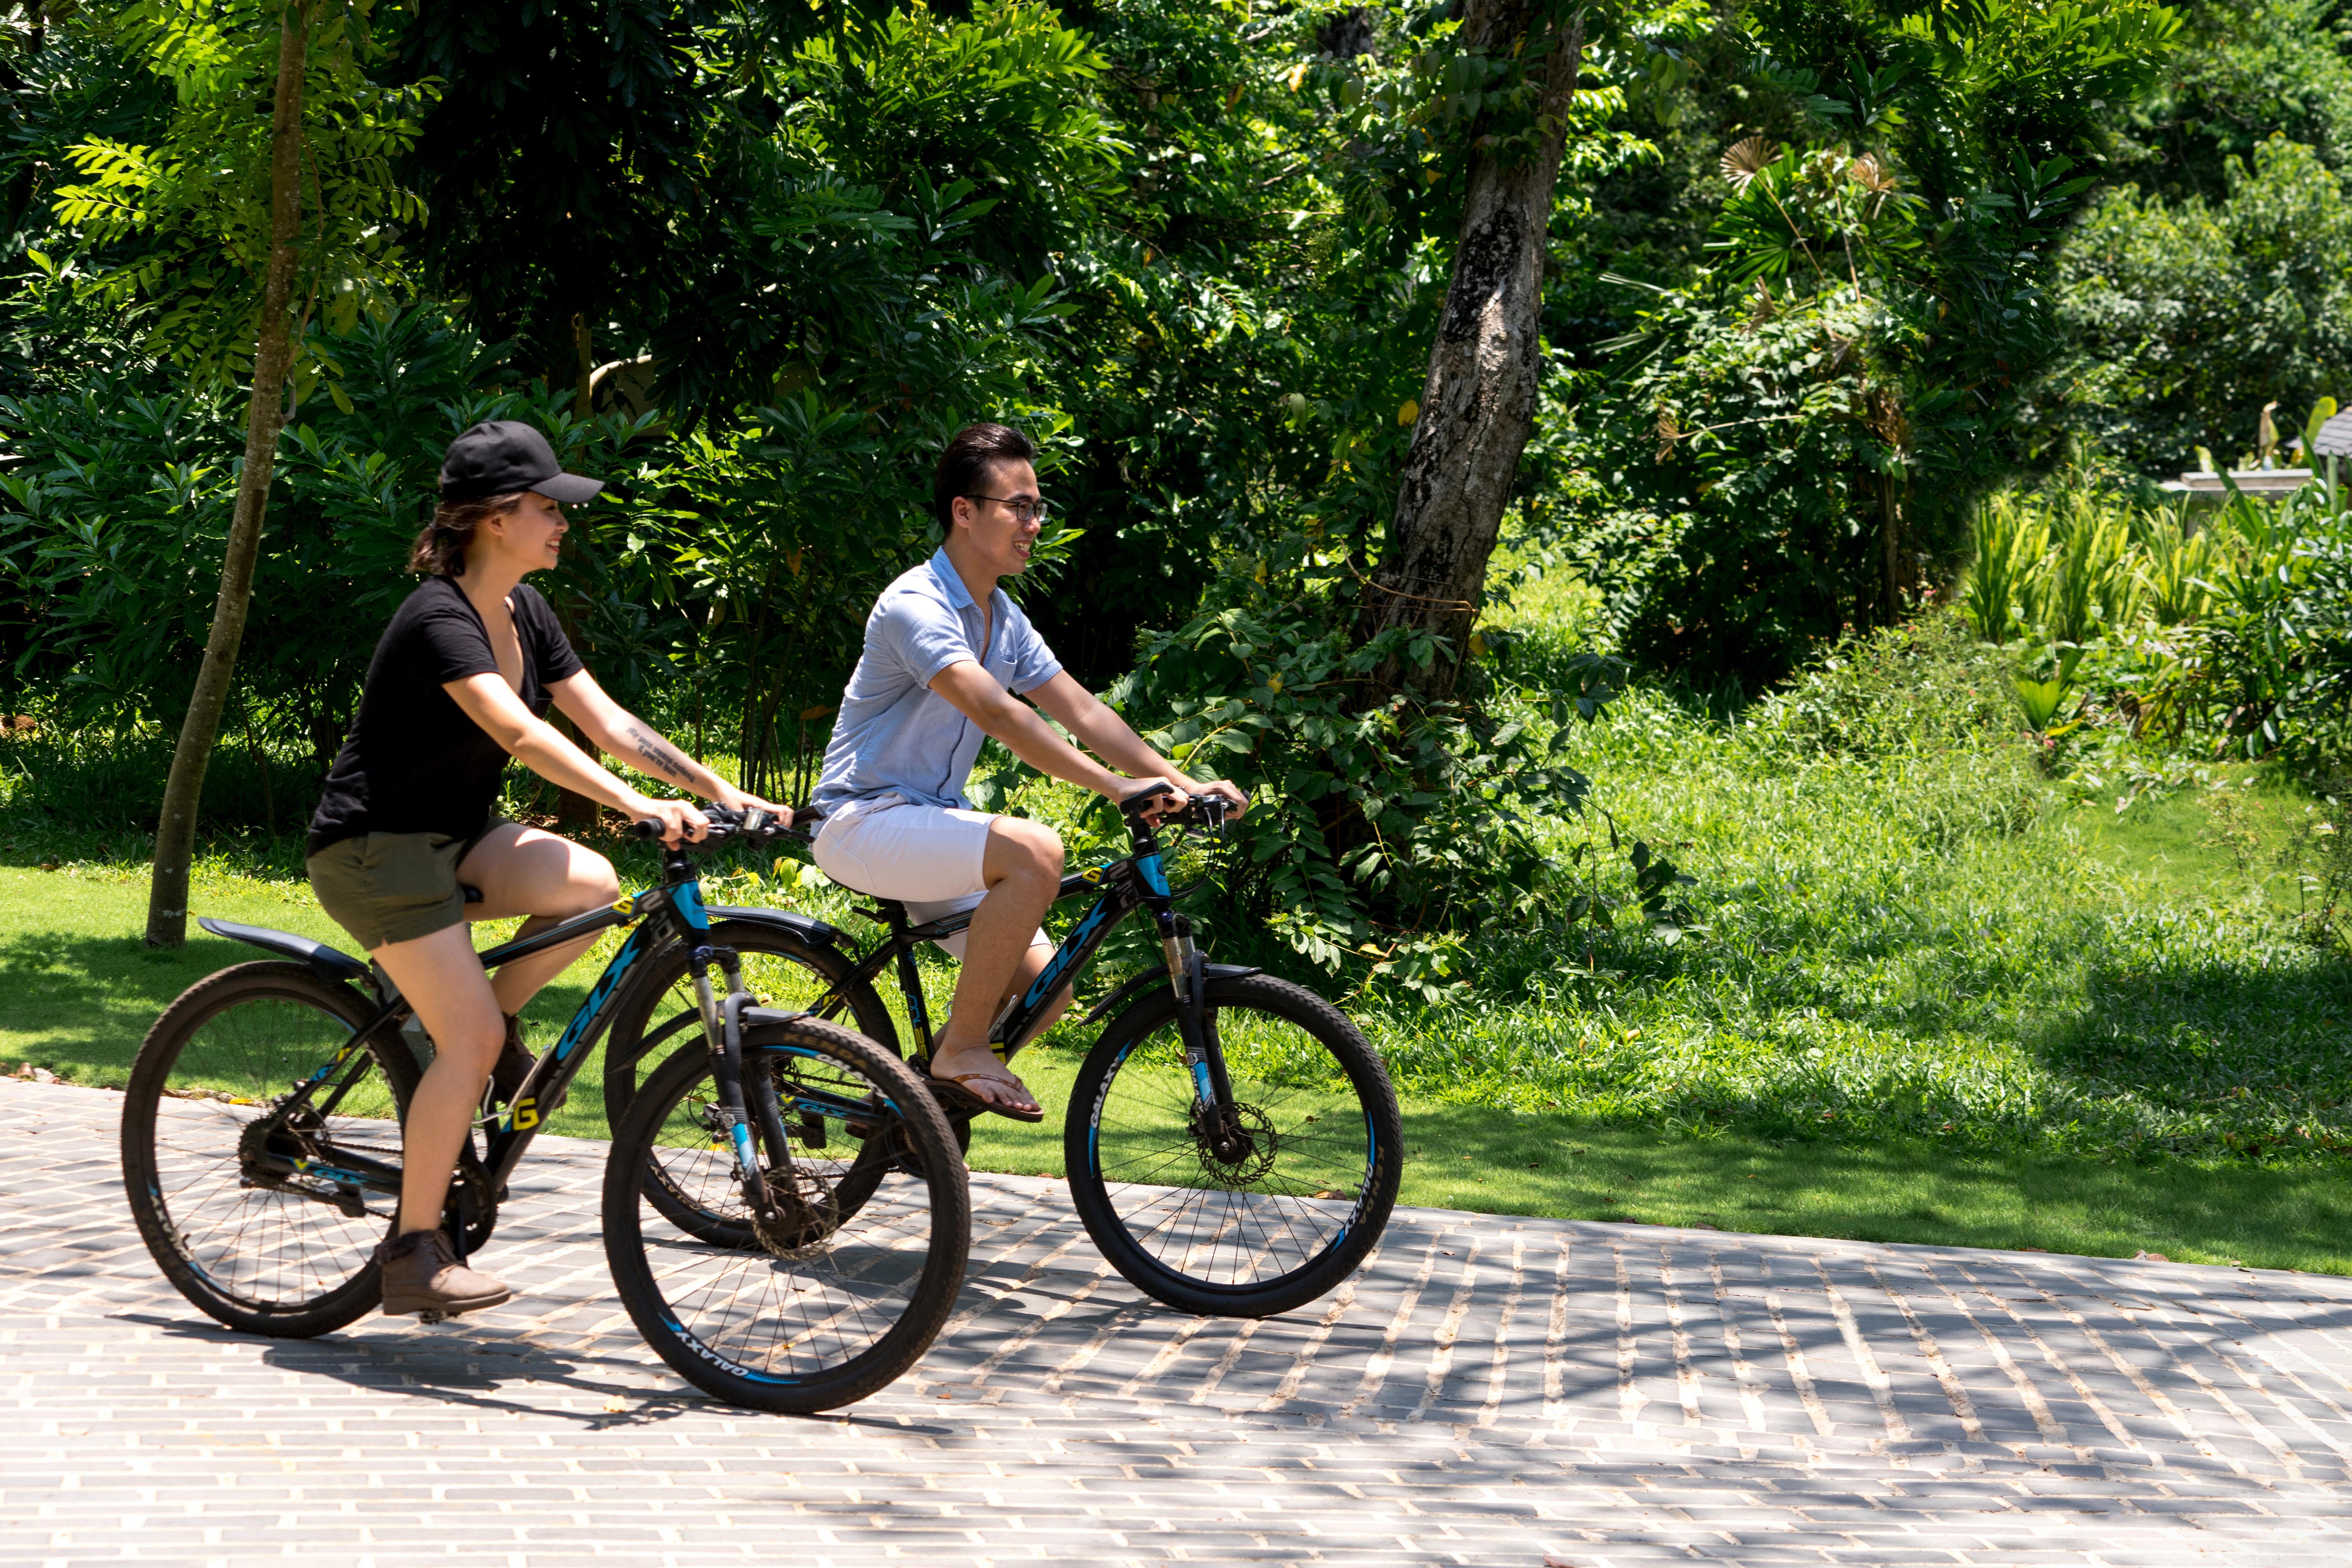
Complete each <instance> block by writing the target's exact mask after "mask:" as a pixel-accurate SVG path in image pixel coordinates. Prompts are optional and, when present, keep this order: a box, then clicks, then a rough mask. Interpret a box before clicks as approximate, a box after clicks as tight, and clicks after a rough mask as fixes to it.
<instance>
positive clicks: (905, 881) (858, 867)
mask: <svg viewBox="0 0 2352 1568" xmlns="http://www.w3.org/2000/svg"><path fill="white" fill-rule="evenodd" d="M994 820H995V819H994V818H993V817H992V816H990V815H989V814H988V813H986V812H984V811H962V810H959V809H957V808H956V807H953V806H944V805H908V803H907V802H906V801H905V800H903V799H901V798H900V797H899V796H898V795H877V797H875V798H874V799H872V800H853V801H851V802H849V803H848V804H847V805H843V806H840V807H837V808H836V809H835V811H834V812H833V813H832V815H830V816H827V817H826V818H825V819H824V826H823V827H821V828H819V829H818V830H817V836H816V843H815V845H814V849H815V852H816V868H817V869H818V870H820V871H822V872H824V874H825V875H826V876H828V877H830V878H832V879H834V880H835V881H836V882H838V883H840V884H841V885H842V886H843V887H845V888H847V889H850V891H852V892H856V893H864V894H865V895H866V897H868V898H873V899H894V900H898V902H900V903H903V904H905V905H906V906H907V919H908V921H909V922H910V923H912V924H915V925H922V924H925V923H927V922H929V921H936V920H944V919H946V918H947V917H948V916H950V915H960V914H961V913H963V912H964V911H965V910H971V909H977V908H978V907H979V905H980V900H982V899H983V898H986V897H987V896H988V880H987V878H986V877H985V875H983V873H982V862H983V861H984V860H985V859H986V858H987V855H988V825H989V824H990V823H991V822H992V821H994ZM970 935H971V931H968V930H967V931H957V932H956V933H954V934H953V935H952V936H946V937H942V938H940V943H939V945H940V947H942V948H944V949H945V950H946V951H947V953H948V956H949V957H950V958H953V959H955V960H956V961H957V962H959V963H961V962H962V959H963V951H964V939H965V938H967V937H969V936H970ZM1029 945H1030V946H1032V947H1051V946H1053V945H1054V942H1053V939H1052V938H1050V937H1048V936H1047V935H1046V934H1045V931H1042V930H1041V931H1038V932H1037V934H1036V935H1035V936H1034V937H1031V938H1030V939H1029Z"/></svg>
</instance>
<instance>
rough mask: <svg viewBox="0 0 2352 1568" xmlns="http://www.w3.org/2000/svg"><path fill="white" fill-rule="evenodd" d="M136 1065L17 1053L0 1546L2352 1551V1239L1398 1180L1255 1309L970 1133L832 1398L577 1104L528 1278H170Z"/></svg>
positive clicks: (722, 1557)
mask: <svg viewBox="0 0 2352 1568" xmlns="http://www.w3.org/2000/svg"><path fill="white" fill-rule="evenodd" d="M120 1105H121V1100H120V1098H119V1097H117V1096H114V1095H110V1094H106V1093H102V1092H99V1091H95V1090H83V1089H63V1088H48V1087H44V1086H38V1085H31V1084H18V1083H16V1082H13V1081H0V1562H5V1563H10V1564H16V1563H28V1564H29V1563H44V1564H64V1563H95V1562H119V1561H126V1560H128V1561H141V1562H157V1561H172V1562H187V1563H221V1564H230V1565H242V1564H245V1563H254V1562H257V1561H261V1560H264V1559H268V1558H274V1557H278V1556H291V1555H295V1554H297V1553H299V1554H301V1555H304V1556H307V1557H310V1558H312V1559H313V1560H315V1561H317V1562H320V1563H337V1564H341V1563H351V1564H366V1565H383V1568H389V1565H391V1564H395V1563H417V1564H435V1565H439V1564H443V1563H448V1562H450V1561H452V1560H453V1559H456V1560H463V1561H467V1562H498V1563H513V1564H534V1565H535V1564H540V1563H549V1564H553V1563H567V1564H568V1563H581V1562H585V1561H595V1562H599V1563H603V1562H610V1561H620V1562H626V1563H646V1564H653V1563H663V1564H673V1563H674V1564H681V1565H689V1564H703V1563H734V1562H739V1561H756V1562H762V1563H786V1564H791V1565H793V1568H820V1565H823V1564H827V1563H861V1564H862V1563H884V1562H895V1561H923V1562H927V1563H940V1564H963V1563H1029V1562H1038V1561H1050V1562H1053V1563H1073V1564H1075V1563H1167V1562H1205V1563H1235V1562H1250V1563H1319V1562H1326V1561H1330V1562H1347V1563H1496V1564H1524V1565H1526V1568H1540V1565H1542V1564H1546V1563H1556V1564H1573V1565H1575V1568H1612V1565H1615V1564H1626V1563H1644V1564H1646V1563H1685V1562H1690V1561H1693V1560H1704V1561H1721V1562H1736V1563H1791V1562H1799V1563H1867V1564H1880V1563H2005V1564H2007V1563H2084V1564H2091V1563H2099V1564H2124V1563H2233V1564H2235V1563H2243V1564H2249V1565H2251V1564H2262V1565H2263V1568H2271V1565H2274V1564H2286V1563H2352V1528H2348V1527H2347V1523H2348V1522H2352V1519H2348V1516H2352V1485H2347V1456H2352V1281H2347V1280H2343V1279H2329V1278H2322V1277H2315V1276H2308V1275H2296V1274H2276V1273H2258V1272H2247V1271H2242V1270H2233V1269H2226V1268H2183V1267H2174V1266H2168V1265H2161V1264H2132V1263H2118V1262H2113V1261H2108V1260H2103V1259H2095V1258H2063V1257H2046V1256H2031V1255H2021V1254H2011V1253H1997V1252H1970V1251H1963V1250H1958V1249H1942V1248H1933V1247H1874V1246H1865V1245H1862V1244H1858V1243H1852V1242H1828V1241H1807V1240H1793V1239H1786V1238H1779V1237H1738V1236H1728V1235H1717V1234H1712V1233H1707V1232H1691V1231H1679V1230H1669V1229H1664V1228H1656V1227H1648V1226H1610V1225H1589V1224H1571V1223H1564V1222H1559V1221H1548V1220H1513V1219H1496V1218H1492V1217H1488V1216H1483V1215H1465V1214H1454V1213H1451V1212H1447V1211H1442V1210H1414V1211H1406V1212H1402V1213H1400V1214H1399V1215H1397V1217H1396V1219H1395V1221H1394V1222H1393V1223H1392V1224H1391V1226H1390V1228H1389V1233H1388V1237H1387V1238H1386V1239H1385V1241H1384V1242H1383V1244H1382V1246H1381V1250H1380V1251H1379V1253H1378V1254H1377V1255H1376V1256H1375V1258H1374V1259H1373V1261H1372V1263H1371V1264H1370V1267H1369V1268H1367V1269H1366V1270H1365V1271H1364V1273H1363V1274H1362V1275H1361V1276H1360V1278H1359V1279H1358V1281H1357V1283H1356V1284H1355V1285H1354V1286H1353V1287H1352V1289H1349V1290H1346V1291H1343V1292H1341V1293H1340V1294H1339V1295H1337V1296H1335V1297H1334V1298H1333V1299H1331V1300H1329V1301H1328V1302H1327V1303H1324V1304H1323V1305H1322V1306H1320V1307H1318V1308H1317V1309H1314V1310H1307V1311H1303V1312H1300V1313H1297V1314H1295V1315H1293V1316H1291V1317H1288V1318H1283V1319H1277V1320H1274V1321H1267V1322H1263V1323H1255V1324H1253V1323H1245V1322H1232V1321H1219V1320H1203V1319H1194V1318H1188V1317H1183V1316H1180V1315H1177V1314H1174V1313H1171V1312H1169V1311H1167V1310H1163V1309H1161V1308H1160V1307H1158V1306H1157V1305H1155V1304H1153V1303H1151V1302H1150V1301H1148V1300H1143V1299H1141V1298H1139V1296H1138V1295H1137V1294H1136V1293H1135V1292H1134V1291H1133V1290H1132V1289H1129V1287H1128V1286H1127V1284H1126V1283H1125V1282H1124V1281H1123V1280H1121V1279H1118V1276H1116V1275H1114V1274H1111V1273H1110V1272H1109V1271H1108V1269H1107V1268H1104V1267H1103V1266H1102V1264H1101V1262H1100V1260H1099V1259H1098V1258H1097V1257H1096V1255H1095V1253H1094V1250H1093V1248H1092V1247H1090V1246H1089V1245H1088V1244H1087V1240H1086V1237H1085V1234H1084V1232H1083V1231H1082V1230H1081V1229H1080V1228H1079V1227H1078V1225H1077V1223H1076V1220H1075V1219H1074V1218H1073V1217H1072V1216H1071V1215H1070V1213H1069V1208H1068V1205H1067V1202H1066V1194H1064V1193H1063V1191H1062V1190H1061V1188H1060V1184H1057V1183H1053V1182H1046V1181H1035V1180H1022V1179H1015V1178H1008V1177H995V1176H990V1177H980V1178H975V1180H974V1183H973V1187H974V1194H973V1195H974V1206H975V1210H976V1212H977V1216H978V1218H977V1226H978V1230H977V1238H976V1244H975V1246H974V1248H973V1264H972V1272H971V1279H970V1280H969V1282H968V1283H967V1285H966V1287H965V1289H964V1294H963V1298H962V1300H961V1305H960V1309H959V1315H958V1316H957V1317H956V1319H955V1320H954V1321H952V1322H951V1323H950V1327H949V1329H948V1331H947V1332H946V1333H945V1334H944V1335H942V1336H941V1338H940V1342H939V1343H938V1344H937V1345H936V1346H935V1347H934V1348H933V1349H932V1351H931V1352H930V1355H929V1358H928V1359H927V1360H925V1361H924V1362H923V1363H922V1364H921V1365H920V1366H919V1367H918V1368H917V1369H916V1370H915V1372H914V1373H911V1374H910V1375H909V1376H908V1377H907V1378H905V1379H903V1380H902V1381H901V1382H899V1383H898V1384H897V1385H896V1386H895V1387H893V1388H891V1389H889V1390H887V1391H886V1392H885V1393H884V1394H881V1395H879V1396H877V1397H876V1398H874V1399H872V1400H870V1401H868V1402H867V1403H866V1404H865V1405H859V1406H857V1407H856V1408H855V1409H854V1410H852V1411H850V1412H848V1413H847V1416H846V1418H845V1419H843V1418H838V1417H835V1418H828V1419H814V1420H804V1419H793V1418H788V1417H781V1416H763V1415H750V1414H747V1413H745V1412H741V1411H737V1410H733V1409H730V1408H729V1407H727V1406H725V1405H717V1404H713V1403H711V1402H709V1401H707V1400H705V1399H702V1398H701V1397H699V1396H698V1395H696V1394H693V1393H692V1392H691V1391H689V1390H688V1388H687V1387H686V1386H685V1385H684V1384H681V1383H680V1382H679V1381H678V1380H677V1378H675V1377H673V1376H672V1375H670V1373H668V1371H667V1369H666V1368H664V1367H663V1366H661V1365H660V1363H657V1362H656V1361H654V1359H653V1358H652V1356H651V1355H650V1353H649V1352H646V1350H645V1348H644V1346H643V1345H642V1343H640V1342H638V1341H637V1339H636V1338H635V1334H634V1333H633V1332H632V1331H631V1330H630V1328H629V1325H628V1322H627V1321H626V1320H625V1318H624V1317H623V1315H622V1313H621V1311H620V1309H619V1306H618V1304H617V1303H616V1302H615V1301H614V1299H613V1297H612V1294H611V1289H610V1286H609V1284H608V1282H607V1280H606V1279H605V1274H604V1262H603V1257H602V1253H601V1250H600V1247H599V1243H598V1238H597V1236H596V1234H595V1232H594V1230H593V1227H592V1226H591V1224H590V1223H589V1220H588V1216H589V1215H590V1214H591V1212H592V1209H593V1192H594V1189H595V1187H596V1185H597V1183H598V1181H599V1179H600V1172H601V1168H602V1163H603V1146H602V1145H601V1144H596V1143H591V1142H572V1141H568V1140H555V1139H551V1140H546V1141H542V1142H541V1144H540V1145H539V1146H538V1148H537V1149H536V1150H534V1152H533V1158H532V1160H531V1162H530V1163H529V1164H527V1165H526V1166H525V1168H524V1173H523V1176H522V1179H521V1180H520V1181H519V1182H518V1183H517V1191H516V1194H515V1202H514V1203H513V1204H512V1205H510V1206H509V1208H508V1209H507V1210H506V1211H505V1213H504V1215H503V1216H502V1219H501V1224H500V1236H499V1242H498V1243H496V1244H495V1245H494V1246H493V1247H492V1249H491V1251H490V1253H489V1254H488V1258H490V1259H491V1263H490V1266H491V1267H492V1268H495V1269H496V1270H497V1271H498V1272H499V1273H501V1274H503V1275H504V1276H505V1277H506V1278H507V1279H509V1280H511V1281H513V1282H514V1283H516V1284H517V1285H518V1286H519V1287H520V1288H521V1290H522V1294H521V1295H520V1297H519V1298H518V1300H516V1302H515V1303H514V1304H512V1305H510V1306H509V1307H507V1308H503V1309H500V1310H495V1311H491V1312H486V1313H483V1314H480V1315H478V1317H475V1318H471V1319H468V1320H467V1321H465V1322H464V1323H463V1324H462V1325H459V1324H450V1325H445V1326H443V1327H440V1328H435V1329H425V1328H421V1327H418V1326H416V1325H415V1324H414V1323H413V1322H412V1321H406V1320H402V1321H392V1320H386V1319H383V1318H371V1319H368V1320H366V1321H363V1322H362V1323H361V1324H359V1325H357V1326H355V1327H354V1328H352V1329H351V1330H349V1331H345V1332H343V1333H341V1334H338V1335H335V1336H333V1337H331V1338H328V1339H324V1340H320V1341H316V1342H307V1343H306V1342H294V1341H279V1342H271V1341H264V1340H257V1339H247V1338H243V1337H239V1336H236V1335H233V1334H230V1333H227V1332H226V1331H221V1330H219V1329H218V1328H216V1327H215V1326H214V1325H213V1324H212V1323H211V1322H210V1321H209V1320H207V1319H205V1318H203V1317H202V1316H200V1315H199V1314H198V1313H196V1312H195V1311H194V1310H193V1309H192V1308H190V1307H188V1306H187V1305H186V1304H185V1303H184V1301H182V1300H181V1299H180V1298H179V1297H178V1296H177V1295H175V1294H173V1292H172V1290H171V1289H169V1287H167V1286H165V1285H164V1284H163V1281H162V1279H161V1278H160V1276H158V1275H157V1273H156V1272H155V1270H154V1268H153V1267H152V1265H151V1264H150V1262H149V1261H148V1259H147V1257H146V1255H145V1253H144V1251H143V1250H142V1248H141V1247H140V1245H139V1242H138V1240H137V1238H136V1237H135V1236H134V1234H133V1233H132V1230H131V1222H130V1218H129V1215H127V1213H126V1212H125V1211H124V1209H123V1206H122V1203H121V1196H120V1191H119V1184H118V1181H117V1177H116V1173H115V1170H116V1167H115V1156H114V1131H115V1118H116V1115H117V1109H118V1107H119V1106H120Z"/></svg>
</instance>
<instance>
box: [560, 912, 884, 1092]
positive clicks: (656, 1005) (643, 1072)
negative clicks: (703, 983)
mask: <svg viewBox="0 0 2352 1568" xmlns="http://www.w3.org/2000/svg"><path fill="white" fill-rule="evenodd" d="M709 941H710V943H711V945H712V946H714V947H731V948H733V949H734V950H735V951H736V952H738V953H740V954H741V955H742V959H743V984H744V988H745V989H746V990H748V991H750V992H751V994H752V995H753V996H754V997H755V998H757V999H758V1001H759V1004H760V1005H761V1006H762V1007H779V1008H786V1009H790V1010H792V1011H794V1012H804V1013H812V1014H814V1016H817V1017H821V1018H824V1019H825V1020H827V1021H828V1022H834V1023H838V1024H840V1025H841V1026H842V1027H844V1028H850V1029H855V1030H856V1032H857V1033H859V1034H861V1035H864V1036H865V1037H867V1038H868V1039H870V1040H873V1041H874V1042H876V1043H877V1044H878V1045H880V1046H882V1047H884V1048H886V1049H887V1050H889V1051H890V1052H892V1053H893V1054H894V1055H895V1054H897V1053H898V1024H897V1022H896V1021H895V1020H894V1019H893V1018H892V1017H891V1016H890V1011H889V1009H888V1008H887V1007H886V1006H884V1005H883V1003H882V998H881V997H880V996H879V995H877V994H876V992H875V990H874V987H873V985H872V984H870V983H866V982H861V983H859V984H856V985H851V984H848V981H849V974H850V972H851V971H852V970H853V969H854V968H855V967H856V959H855V958H854V957H853V956H852V955H850V954H848V953H845V952H841V951H840V950H839V949H837V948H835V947H832V946H830V945H828V944H826V943H824V942H814V941H812V940H810V939H809V938H807V937H804V936H803V935H801V934H800V933H799V932H798V931H793V930H792V929H791V928H790V927H787V926H776V925H769V924H767V923H765V922H764V921H740V920H737V921H719V923H718V924H717V925H715V926H712V927H711V928H710V937H709ZM687 953H688V944H687V943H685V942H671V943H670V944H669V945H668V946H667V947H665V948H663V949H662V950H661V951H660V952H655V953H652V954H650V955H648V956H647V957H646V959H645V960H644V961H643V963H644V966H645V967H644V971H643V973H644V976H645V978H644V979H643V980H642V981H638V982H634V983H633V984H631V985H630V988H629V994H628V996H627V997H626V998H625V999H624V1000H623V1002H622V1004H621V1006H620V1008H619V1010H618V1011H617V1012H616V1013H615V1014H614V1017H613V1027H612V1030H611V1032H610V1034H609V1035H608V1036H607V1037H606V1038H605V1042H604V1120H605V1124H606V1127H607V1128H608V1129H609V1130H614V1131H617V1130H618V1129H619V1127H620V1125H621V1123H622V1121H624V1120H625V1118H626V1117H627V1115H628V1113H629V1102H630V1101H631V1100H633V1099H635V1096H636V1092H637V1086H638V1085H639V1084H640V1083H642V1082H643V1081H644V1080H645V1079H646V1078H647V1077H648V1076H650V1075H651V1074H652V1072H653V1071H654V1070H655V1068H656V1067H657V1066H658V1062H657V1061H656V1060H649V1059H648V1058H655V1057H656V1055H657V1053H660V1052H661V1050H662V1048H663V1047H666V1046H668V1045H670V1044H672V1043H673V1042H677V1043H684V1044H691V1045H693V1046H695V1047H697V1048H699V1047H700V1046H701V1044H702V1037H701V1033H700V1031H699V1030H698V1029H697V1028H696V1027H695V1023H696V1020H697V1017H698V1015H697V1013H696V1011H695V1005H694V990H693V980H692V975H691V973H690V968H691V966H690V965H689V964H688V961H687ZM799 971H805V972H806V973H805V975H803V974H801V973H797V972H799ZM713 979H714V980H716V976H713ZM827 993H835V994H838V995H839V998H840V1005H845V1006H846V1007H847V1009H848V1011H849V1015H850V1016H849V1017H848V1018H847V1019H842V1018H839V1017H837V1016H835V1013H836V1011H837V1008H836V1009H835V1010H834V1011H824V1012H819V1011H818V1010H817V1008H816V1004H817V1003H818V1002H820V1001H822V1000H823V999H824V996H825V995H826V994H827Z"/></svg>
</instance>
